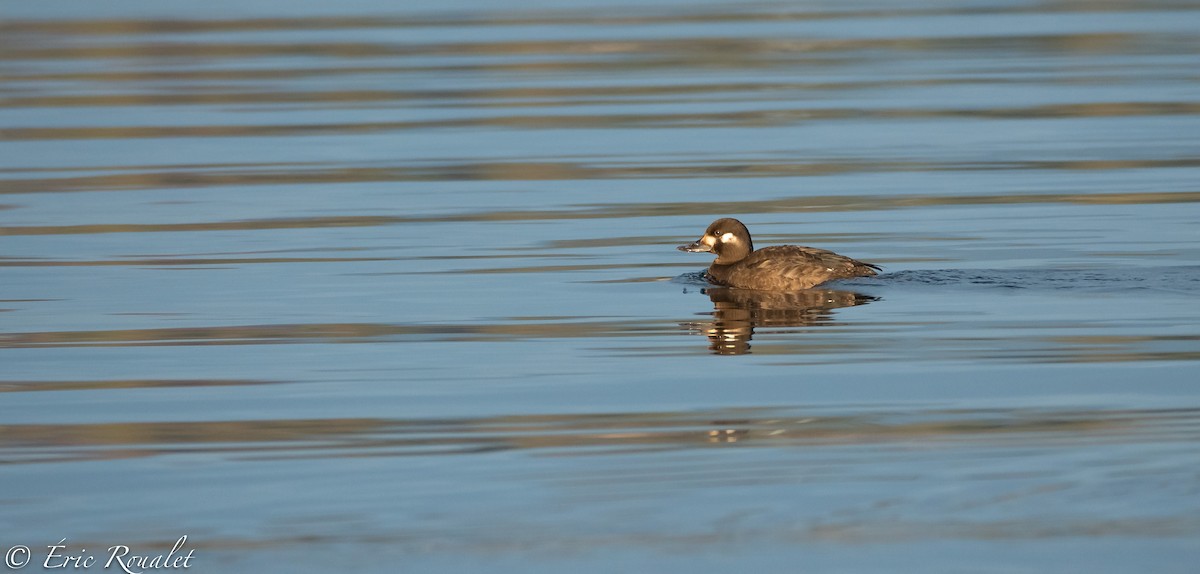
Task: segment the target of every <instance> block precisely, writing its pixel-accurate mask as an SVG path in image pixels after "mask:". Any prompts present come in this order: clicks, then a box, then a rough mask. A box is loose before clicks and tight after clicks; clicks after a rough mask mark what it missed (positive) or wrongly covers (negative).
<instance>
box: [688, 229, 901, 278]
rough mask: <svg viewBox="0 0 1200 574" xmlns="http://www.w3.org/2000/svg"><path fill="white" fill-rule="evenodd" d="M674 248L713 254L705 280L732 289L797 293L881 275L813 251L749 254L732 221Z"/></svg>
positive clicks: (779, 248) (790, 248) (785, 248)
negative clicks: (839, 280)
mask: <svg viewBox="0 0 1200 574" xmlns="http://www.w3.org/2000/svg"><path fill="white" fill-rule="evenodd" d="M676 249H679V250H680V251H686V252H689V253H713V254H716V256H717V258H716V260H714V261H713V262H712V265H711V266H709V268H708V272H707V273H705V278H706V279H708V281H709V282H710V283H714V284H716V285H720V286H724V287H733V288H735V289H757V290H761V291H799V290H803V289H811V288H813V287H816V286H817V285H820V284H822V283H825V282H828V281H832V280H834V279H847V278H850V277H871V276H874V275H875V274H876V273H878V272H879V271H882V269H881V268H880V267H879V266H878V265H874V264H871V263H864V262H862V261H859V260H857V259H851V258H849V257H846V256H845V255H838V254H837V253H834V252H832V251H826V250H824V249H817V248H815V247H801V246H799V245H774V246H771V247H764V248H762V249H759V250H757V251H755V250H754V242H753V241H752V240H751V239H750V230H749V229H747V228H746V225H745V224H743V223H742V222H741V221H738V220H736V219H734V218H732V217H725V218H722V219H718V220H716V221H714V222H712V225H709V226H708V229H706V230H704V235H703V236H701V237H700V239H697V240H696V241H695V242H692V243H689V244H687V245H680V246H679V247H677V248H676Z"/></svg>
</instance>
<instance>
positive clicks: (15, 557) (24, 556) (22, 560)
mask: <svg viewBox="0 0 1200 574" xmlns="http://www.w3.org/2000/svg"><path fill="white" fill-rule="evenodd" d="M26 564H29V547H28V546H25V545H23V544H18V545H16V546H13V547H12V548H9V549H8V552H5V553H4V565H5V566H8V568H9V569H10V570H18V569H20V568H21V567H23V566H25V565H26Z"/></svg>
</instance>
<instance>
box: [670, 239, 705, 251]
mask: <svg viewBox="0 0 1200 574" xmlns="http://www.w3.org/2000/svg"><path fill="white" fill-rule="evenodd" d="M675 249H678V250H680V251H687V252H688V253H712V246H711V245H709V244H707V243H704V242H702V241H696V242H693V243H689V244H687V245H680V246H679V247H676V248H675Z"/></svg>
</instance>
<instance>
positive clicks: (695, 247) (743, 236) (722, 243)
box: [676, 217, 754, 265]
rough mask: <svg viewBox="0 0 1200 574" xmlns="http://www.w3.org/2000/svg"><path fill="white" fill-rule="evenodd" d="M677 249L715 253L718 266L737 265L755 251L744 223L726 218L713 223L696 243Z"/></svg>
mask: <svg viewBox="0 0 1200 574" xmlns="http://www.w3.org/2000/svg"><path fill="white" fill-rule="evenodd" d="M676 249H679V250H680V251H688V252H691V253H715V254H716V255H717V260H716V263H717V264H718V265H729V264H731V263H735V262H737V261H739V260H741V259H743V258H745V257H746V256H747V255H750V253H751V252H753V251H754V243H753V242H751V241H750V230H748V229H746V226H745V225H742V222H740V221H738V220H736V219H733V218H732V217H726V218H723V219H718V220H716V221H714V222H712V225H709V226H708V229H706V230H704V235H703V236H702V237H701V238H700V239H697V240H696V241H695V242H694V243H689V244H687V245H680V246H679V247H677V248H676Z"/></svg>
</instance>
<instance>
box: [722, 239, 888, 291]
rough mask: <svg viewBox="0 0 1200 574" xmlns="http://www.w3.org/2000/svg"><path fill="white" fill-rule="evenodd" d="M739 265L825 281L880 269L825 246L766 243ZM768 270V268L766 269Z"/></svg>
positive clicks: (814, 281)
mask: <svg viewBox="0 0 1200 574" xmlns="http://www.w3.org/2000/svg"><path fill="white" fill-rule="evenodd" d="M739 263H740V264H739V267H742V268H744V269H746V270H747V271H749V270H751V269H756V270H757V269H762V270H763V271H756V272H758V273H768V272H769V273H772V274H778V275H780V276H783V277H787V278H788V279H790V280H793V281H796V282H799V283H812V284H814V285H815V284H817V283H824V282H825V281H832V280H834V279H845V278H848V277H870V276H872V275H875V274H876V273H877V272H879V271H881V269H880V268H879V266H878V265H872V264H870V263H865V262H862V261H859V260H857V259H851V258H849V257H846V256H845V255H838V254H837V253H834V252H832V251H828V250H825V249H817V248H815V247H801V246H799V245H776V246H773V247H764V248H762V249H759V250H758V251H755V252H754V253H751V254H750V256H749V257H747V258H746V259H743V260H742V261H741V262H739ZM767 270H769V271H767Z"/></svg>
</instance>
